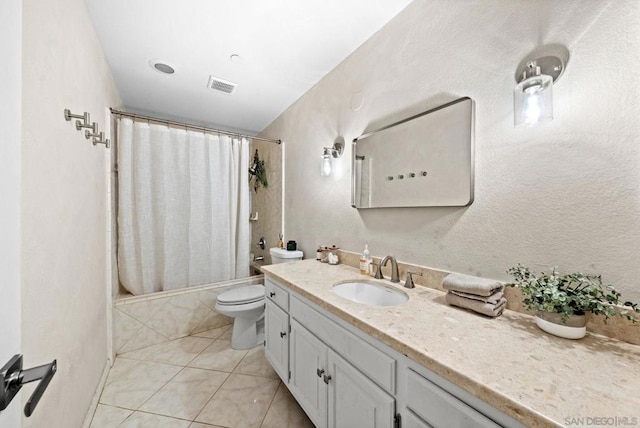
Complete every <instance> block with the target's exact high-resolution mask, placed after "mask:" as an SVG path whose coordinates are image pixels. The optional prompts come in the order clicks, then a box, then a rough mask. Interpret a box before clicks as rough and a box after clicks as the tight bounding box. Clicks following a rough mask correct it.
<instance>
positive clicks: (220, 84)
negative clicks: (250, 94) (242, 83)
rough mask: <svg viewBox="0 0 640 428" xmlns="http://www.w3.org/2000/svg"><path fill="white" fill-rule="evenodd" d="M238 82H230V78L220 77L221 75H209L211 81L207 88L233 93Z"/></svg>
mask: <svg viewBox="0 0 640 428" xmlns="http://www.w3.org/2000/svg"><path fill="white" fill-rule="evenodd" d="M236 86H238V84H237V83H233V82H229V81H228V80H224V79H220V78H219V77H215V76H209V83H207V88H210V89H215V90H216V91H220V92H224V93H227V94H232V93H233V91H235V90H236Z"/></svg>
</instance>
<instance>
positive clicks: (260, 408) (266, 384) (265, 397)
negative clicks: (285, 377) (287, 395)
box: [196, 374, 280, 428]
mask: <svg viewBox="0 0 640 428" xmlns="http://www.w3.org/2000/svg"><path fill="white" fill-rule="evenodd" d="M279 383H280V381H277V380H274V379H267V378H263V377H256V376H246V375H240V374H231V375H229V377H228V378H227V380H226V381H225V383H224V384H223V385H222V387H220V389H219V390H218V392H216V393H215V394H214V396H213V398H212V399H211V401H209V403H208V404H207V405H206V406H205V408H204V409H202V412H200V414H199V415H198V417H196V422H204V423H209V424H213V425H222V426H225V427H243V428H250V427H259V426H260V423H261V422H262V420H263V419H264V416H265V414H266V413H267V409H268V407H269V404H270V403H271V400H272V399H273V396H274V394H275V392H276V389H277V388H278V384H279Z"/></svg>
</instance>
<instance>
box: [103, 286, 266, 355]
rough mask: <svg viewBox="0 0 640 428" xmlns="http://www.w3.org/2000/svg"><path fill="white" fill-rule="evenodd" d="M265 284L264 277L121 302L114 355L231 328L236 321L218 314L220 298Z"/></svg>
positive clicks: (116, 309)
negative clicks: (217, 304) (227, 293)
mask: <svg viewBox="0 0 640 428" xmlns="http://www.w3.org/2000/svg"><path fill="white" fill-rule="evenodd" d="M262 281H263V278H262V276H255V277H251V278H247V279H240V280H234V281H226V282H224V283H222V284H213V285H204V286H198V287H189V288H188V289H180V290H172V291H167V292H161V293H153V294H151V295H146V296H135V297H128V298H123V299H119V300H117V301H116V303H115V307H114V313H113V323H114V328H113V332H114V333H113V336H114V338H113V346H114V352H115V353H116V354H122V353H125V352H130V351H134V350H137V349H142V348H145V347H148V346H151V345H157V344H160V343H164V342H168V341H170V340H174V339H178V338H181V337H185V336H189V335H192V334H197V333H201V332H204V331H207V330H211V329H213V328H217V327H221V326H225V325H229V324H231V323H232V319H231V318H228V317H226V316H224V315H221V314H219V313H217V312H216V310H215V304H216V298H217V297H218V295H219V294H220V293H223V292H225V291H227V290H230V289H232V288H236V287H239V286H241V285H247V284H261V283H262Z"/></svg>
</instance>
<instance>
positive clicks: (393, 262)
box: [375, 256, 400, 282]
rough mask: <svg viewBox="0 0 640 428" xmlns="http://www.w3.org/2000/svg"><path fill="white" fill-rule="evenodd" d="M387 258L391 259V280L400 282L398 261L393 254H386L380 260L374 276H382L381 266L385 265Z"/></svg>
mask: <svg viewBox="0 0 640 428" xmlns="http://www.w3.org/2000/svg"><path fill="white" fill-rule="evenodd" d="M389 260H391V282H400V274H399V273H398V262H397V261H396V258H395V257H393V256H386V257H385V258H384V259H382V260H380V263H379V264H378V270H377V271H376V275H375V278H377V279H383V278H384V276H382V266H386V265H387V262H388V261H389Z"/></svg>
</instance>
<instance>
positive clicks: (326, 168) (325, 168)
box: [320, 151, 331, 177]
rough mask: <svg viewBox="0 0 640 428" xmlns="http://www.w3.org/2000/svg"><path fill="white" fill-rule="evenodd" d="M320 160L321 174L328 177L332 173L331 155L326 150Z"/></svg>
mask: <svg viewBox="0 0 640 428" xmlns="http://www.w3.org/2000/svg"><path fill="white" fill-rule="evenodd" d="M321 159H322V160H321V162H320V175H321V176H323V177H328V176H330V175H331V155H330V154H329V153H327V152H326V151H325V153H324V154H323V155H322V158H321Z"/></svg>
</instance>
